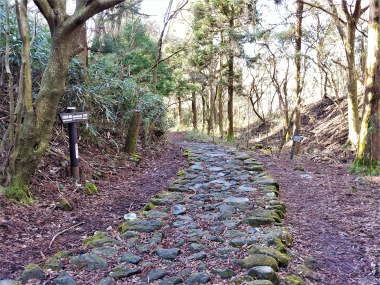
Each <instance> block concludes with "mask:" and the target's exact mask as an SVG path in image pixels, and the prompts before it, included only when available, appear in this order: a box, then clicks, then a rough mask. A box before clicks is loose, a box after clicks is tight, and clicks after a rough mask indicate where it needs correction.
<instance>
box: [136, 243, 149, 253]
mask: <svg viewBox="0 0 380 285" xmlns="http://www.w3.org/2000/svg"><path fill="white" fill-rule="evenodd" d="M149 249H150V246H149V245H148V244H139V245H136V250H137V251H138V252H140V253H147V252H149Z"/></svg>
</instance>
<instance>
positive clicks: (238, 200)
mask: <svg viewBox="0 0 380 285" xmlns="http://www.w3.org/2000/svg"><path fill="white" fill-rule="evenodd" d="M223 202H225V203H231V204H243V203H248V202H249V199H248V198H246V197H228V198H226V199H224V201H223Z"/></svg>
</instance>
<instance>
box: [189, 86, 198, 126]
mask: <svg viewBox="0 0 380 285" xmlns="http://www.w3.org/2000/svg"><path fill="white" fill-rule="evenodd" d="M191 112H192V115H193V116H192V123H193V129H194V130H198V118H197V117H198V114H197V94H196V93H195V91H193V92H192V93H191Z"/></svg>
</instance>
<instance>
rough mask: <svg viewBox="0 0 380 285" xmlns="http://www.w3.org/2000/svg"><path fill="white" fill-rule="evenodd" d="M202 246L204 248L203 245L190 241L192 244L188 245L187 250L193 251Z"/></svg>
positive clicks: (198, 249)
mask: <svg viewBox="0 0 380 285" xmlns="http://www.w3.org/2000/svg"><path fill="white" fill-rule="evenodd" d="M204 248H205V247H204V245H202V244H199V243H192V244H190V245H189V250H190V251H193V252H198V251H201V250H203V249H204Z"/></svg>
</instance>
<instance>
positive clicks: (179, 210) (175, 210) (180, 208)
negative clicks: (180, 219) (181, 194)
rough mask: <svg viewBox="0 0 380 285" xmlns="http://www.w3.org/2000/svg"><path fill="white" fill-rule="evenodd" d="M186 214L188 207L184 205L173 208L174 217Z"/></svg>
mask: <svg viewBox="0 0 380 285" xmlns="http://www.w3.org/2000/svg"><path fill="white" fill-rule="evenodd" d="M185 213H186V207H185V206H184V205H181V204H178V205H174V206H173V207H172V214H173V215H183V214H185Z"/></svg>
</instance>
